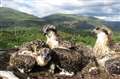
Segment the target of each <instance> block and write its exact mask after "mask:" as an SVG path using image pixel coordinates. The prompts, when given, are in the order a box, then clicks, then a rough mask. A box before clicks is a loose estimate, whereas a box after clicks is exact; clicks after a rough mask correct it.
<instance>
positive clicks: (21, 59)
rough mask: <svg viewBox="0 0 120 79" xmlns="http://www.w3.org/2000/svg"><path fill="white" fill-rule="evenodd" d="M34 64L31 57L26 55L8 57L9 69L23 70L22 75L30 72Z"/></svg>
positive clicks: (33, 59)
mask: <svg viewBox="0 0 120 79" xmlns="http://www.w3.org/2000/svg"><path fill="white" fill-rule="evenodd" d="M35 64H36V60H35V58H34V57H32V56H27V55H18V54H17V53H14V54H13V55H12V56H11V57H10V61H9V67H10V68H16V69H20V70H22V69H23V73H27V72H30V70H31V69H32V67H33V66H34V65H35Z"/></svg>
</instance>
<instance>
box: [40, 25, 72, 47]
mask: <svg viewBox="0 0 120 79" xmlns="http://www.w3.org/2000/svg"><path fill="white" fill-rule="evenodd" d="M42 31H43V33H44V35H45V36H46V38H47V40H46V44H48V46H49V47H50V48H51V49H53V48H63V49H70V48H73V47H74V43H72V42H69V41H66V40H63V39H62V37H61V36H60V35H59V34H58V31H57V29H56V27H55V26H54V25H51V24H48V25H45V26H44V27H43V29H42Z"/></svg>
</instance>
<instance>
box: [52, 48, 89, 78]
mask: <svg viewBox="0 0 120 79" xmlns="http://www.w3.org/2000/svg"><path fill="white" fill-rule="evenodd" d="M52 51H53V53H54V54H53V55H52V58H53V60H56V61H57V62H56V61H55V63H54V64H55V67H56V68H58V69H59V70H60V72H59V75H65V76H69V77H72V76H74V75H75V74H76V73H77V72H80V71H81V70H82V69H83V68H84V67H85V66H86V65H87V64H88V63H89V59H90V58H89V56H85V55H84V53H86V52H83V51H82V50H81V51H80V50H79V51H77V50H74V49H70V50H67V49H62V48H54V49H52Z"/></svg>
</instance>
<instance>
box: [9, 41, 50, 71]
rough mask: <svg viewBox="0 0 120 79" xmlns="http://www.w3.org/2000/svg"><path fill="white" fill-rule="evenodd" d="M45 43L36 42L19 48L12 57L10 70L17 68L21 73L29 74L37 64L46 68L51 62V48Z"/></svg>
mask: <svg viewBox="0 0 120 79" xmlns="http://www.w3.org/2000/svg"><path fill="white" fill-rule="evenodd" d="M44 44H45V43H44V42H43V41H38V40H34V41H31V42H28V43H26V44H24V45H22V46H20V47H19V50H18V51H16V52H14V53H13V54H12V55H11V56H10V60H9V66H8V67H9V68H15V69H17V70H19V71H20V72H21V73H29V72H30V71H31V70H32V68H33V67H34V66H35V65H36V64H37V65H39V66H41V67H43V66H46V65H47V64H48V62H49V61H50V60H51V56H50V55H49V51H50V50H49V48H47V47H46V46H45V45H44Z"/></svg>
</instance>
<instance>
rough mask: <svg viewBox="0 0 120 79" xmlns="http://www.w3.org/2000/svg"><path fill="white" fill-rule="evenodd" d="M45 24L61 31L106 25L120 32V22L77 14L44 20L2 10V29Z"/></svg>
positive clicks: (56, 15)
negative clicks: (54, 26)
mask: <svg viewBox="0 0 120 79" xmlns="http://www.w3.org/2000/svg"><path fill="white" fill-rule="evenodd" d="M45 24H54V25H56V26H58V27H59V28H61V29H63V28H64V29H65V28H66V29H68V28H69V29H72V30H73V29H75V30H79V29H92V28H94V27H95V26H101V25H103V24H106V25H107V26H110V27H111V28H112V29H114V30H118V31H119V30H120V27H119V25H120V22H106V21H104V20H100V19H97V18H95V17H90V16H80V15H75V14H53V15H50V16H46V17H44V18H38V17H36V16H33V15H30V14H26V13H23V12H19V11H16V10H13V9H10V8H4V7H1V8H0V27H2V28H5V27H39V26H43V25H45Z"/></svg>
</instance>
